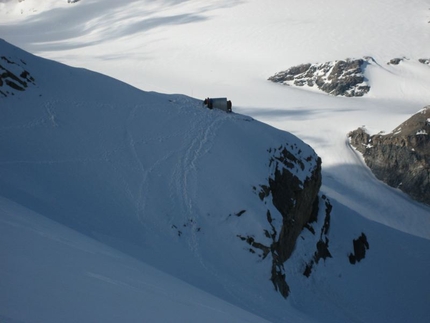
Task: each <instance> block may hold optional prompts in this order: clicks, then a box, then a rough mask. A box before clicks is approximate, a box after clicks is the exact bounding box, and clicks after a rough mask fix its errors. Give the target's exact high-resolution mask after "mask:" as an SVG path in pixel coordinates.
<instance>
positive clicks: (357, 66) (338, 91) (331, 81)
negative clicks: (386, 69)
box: [269, 59, 370, 97]
mask: <svg viewBox="0 0 430 323" xmlns="http://www.w3.org/2000/svg"><path fill="white" fill-rule="evenodd" d="M366 64H367V62H366V61H365V60H363V59H354V60H351V59H346V60H339V61H334V62H326V63H322V64H303V65H298V66H294V67H291V68H289V69H287V70H285V71H282V72H279V73H277V74H275V75H274V76H271V77H269V80H270V81H272V82H276V83H283V84H285V85H296V86H305V85H306V86H309V87H313V86H314V85H316V86H317V87H318V89H320V90H321V91H324V92H326V93H329V94H332V95H335V96H347V97H351V96H363V95H364V94H365V93H367V92H369V90H370V86H368V85H367V84H366V82H365V78H364V75H363V70H364V68H365V67H366Z"/></svg>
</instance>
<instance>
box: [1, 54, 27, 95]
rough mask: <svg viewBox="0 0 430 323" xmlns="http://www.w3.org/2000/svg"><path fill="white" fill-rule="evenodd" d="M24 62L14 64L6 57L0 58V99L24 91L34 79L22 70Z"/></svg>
mask: <svg viewBox="0 0 430 323" xmlns="http://www.w3.org/2000/svg"><path fill="white" fill-rule="evenodd" d="M24 66H25V62H24V61H19V62H14V61H12V60H11V59H9V58H7V57H6V56H2V57H0V97H7V96H9V95H15V93H17V92H22V91H24V90H25V89H26V88H27V87H28V85H29V84H35V83H34V82H35V81H34V78H33V77H32V76H31V75H30V73H29V72H28V71H27V70H26V69H25V68H24Z"/></svg>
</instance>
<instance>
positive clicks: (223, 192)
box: [0, 0, 430, 322]
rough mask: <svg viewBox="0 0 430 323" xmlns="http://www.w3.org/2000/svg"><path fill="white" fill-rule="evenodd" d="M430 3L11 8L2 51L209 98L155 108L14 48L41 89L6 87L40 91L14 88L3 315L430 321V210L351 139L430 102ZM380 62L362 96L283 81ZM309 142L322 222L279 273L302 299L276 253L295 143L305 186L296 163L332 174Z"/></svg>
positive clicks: (4, 141) (8, 119)
mask: <svg viewBox="0 0 430 323" xmlns="http://www.w3.org/2000/svg"><path fill="white" fill-rule="evenodd" d="M309 8H312V10H309ZM429 8H430V4H429V3H428V1H426V0H413V1H408V2H404V1H401V0H394V1H390V2H389V3H387V2H386V1H383V0H378V1H374V2H372V3H369V4H366V5H365V6H364V5H363V3H362V2H360V1H351V2H345V1H340V0H333V1H330V2H329V3H327V2H325V3H317V2H315V1H307V2H303V1H302V2H300V3H298V2H297V1H293V0H288V1H285V0H283V1H281V0H268V1H265V2H264V3H263V2H260V1H198V0H196V1H186V2H184V1H160V2H158V1H157V2H153V1H132V0H129V1H121V2H119V1H114V0H103V1H98V0H97V1H85V0H81V1H79V2H76V3H67V1H65V0H64V1H54V0H48V1H43V2H41V1H35V0H24V1H13V0H12V1H6V2H4V1H3V2H0V36H1V37H2V38H4V39H5V40H6V41H8V42H10V43H12V44H14V45H18V46H19V47H22V48H23V49H25V50H28V51H30V52H32V53H36V54H38V55H41V56H43V57H46V58H50V59H55V60H57V61H60V62H63V63H67V64H69V65H73V66H77V67H85V68H88V69H91V70H95V71H97V72H102V73H103V74H107V75H110V76H113V77H115V78H117V79H120V80H122V81H124V82H127V83H130V84H131V85H133V86H135V87H137V88H140V89H142V90H147V91H158V92H166V93H183V94H186V95H189V96H191V97H199V99H197V100H196V99H192V98H190V97H187V96H184V95H164V94H158V93H154V92H141V91H139V90H137V89H135V88H132V87H130V86H128V85H126V84H124V83H120V82H117V81H115V80H113V79H109V78H105V77H103V76H101V75H97V74H94V73H92V72H89V71H87V70H79V69H78V70H77V69H71V68H66V67H64V66H62V65H60V64H58V63H54V62H49V61H44V60H40V59H39V58H35V57H33V56H31V55H28V54H26V53H24V52H21V51H20V50H18V49H15V48H13V47H10V46H9V45H7V44H6V43H2V52H1V53H0V57H3V56H4V57H5V58H6V60H5V59H2V60H1V65H2V66H3V67H5V68H7V69H8V70H10V71H12V72H13V73H14V75H15V76H18V78H19V80H20V81H21V82H24V83H25V85H26V86H24V85H23V84H22V83H20V82H19V81H17V80H16V79H15V81H14V80H13V78H11V77H10V76H9V77H7V75H6V76H5V75H3V74H2V77H3V79H4V80H6V79H8V80H9V81H10V82H14V84H16V85H17V86H18V87H21V88H22V89H25V90H24V91H20V89H18V88H13V87H12V88H11V87H10V86H8V88H7V91H5V90H3V89H5V88H3V89H2V93H4V94H6V95H2V94H1V93H0V123H1V128H0V129H1V130H0V131H1V137H0V149H1V151H2V154H1V161H0V180H1V187H0V191H1V218H0V219H1V221H0V223H1V226H0V230H1V239H2V240H1V244H0V248H1V249H0V250H1V254H2V256H3V258H4V259H7V261H6V262H2V263H1V264H0V272H1V273H2V276H3V277H5V279H4V280H2V281H1V283H0V284H1V285H0V297H1V302H0V315H1V316H0V318H1V319H2V320H3V321H6V322H8V321H11V322H14V321H23V322H46V321H48V322H56V321H67V320H69V321H85V320H87V321H109V320H111V321H118V320H123V321H130V322H135V321H142V320H147V321H170V320H173V319H175V320H178V319H177V318H178V317H180V318H181V319H182V320H183V321H195V322H198V321H201V320H202V317H204V318H205V320H207V319H208V318H209V319H212V320H213V321H263V320H264V319H265V320H268V321H272V322H285V321H293V322H300V321H301V322H357V321H358V322H405V321H413V322H426V321H427V318H428V317H429V316H430V312H429V306H428V304H429V294H428V291H427V288H426V286H428V285H429V283H430V281H429V276H428V273H427V268H428V266H429V264H430V242H429V239H430V210H429V207H428V206H425V205H423V204H419V203H417V202H414V201H412V200H411V199H410V198H409V197H407V196H406V195H405V194H403V193H402V192H400V191H398V190H395V189H392V188H390V187H388V186H386V185H384V184H382V183H381V182H379V181H378V180H376V178H375V177H374V176H373V175H372V174H371V172H370V171H369V170H368V169H367V168H366V167H365V165H364V162H363V160H362V158H361V156H359V155H357V153H356V152H355V151H354V150H353V149H351V148H350V146H349V144H348V141H347V138H346V135H347V133H348V132H349V131H351V130H352V129H355V128H357V127H358V126H363V125H366V128H367V129H369V131H370V132H371V133H376V132H378V131H380V130H384V129H385V130H387V131H390V130H391V129H394V127H396V126H397V125H398V124H400V123H401V122H403V121H404V120H406V119H407V118H409V117H410V116H411V115H413V114H414V113H416V112H417V111H418V110H420V109H422V108H423V107H424V106H426V105H428V103H429V101H430V93H429V91H428V88H430V74H429V73H430V72H429V71H430V68H429V66H428V64H422V63H421V62H420V61H419V60H420V59H421V60H424V61H425V59H426V58H427V59H428V58H429V52H430V41H429V40H430V24H428V21H430V11H429ZM365 56H366V57H372V58H373V59H374V61H372V62H371V63H370V64H369V65H368V66H366V69H365V71H364V79H365V81H366V84H368V85H369V86H370V91H369V93H367V94H366V95H365V96H364V97H362V98H340V97H331V96H328V95H326V94H320V93H315V92H312V91H306V90H301V89H295V88H292V87H284V86H280V85H277V84H273V83H271V82H268V81H267V78H268V77H269V76H270V75H273V74H274V73H276V72H277V71H281V70H284V69H285V68H288V67H291V66H296V65H299V64H306V63H309V62H329V61H334V60H337V59H340V58H347V57H365ZM8 57H15V58H18V60H16V59H14V60H12V59H10V58H8ZM395 57H401V58H403V59H402V60H401V61H400V62H399V64H397V65H395V64H391V63H390V64H387V63H388V62H390V60H391V59H393V58H395ZM7 60H9V61H10V62H12V63H9V62H8V61H7ZM21 60H22V61H21ZM24 62H25V63H24ZM6 65H7V66H6ZM5 83H6V81H5ZM6 92H7V93H6ZM207 96H212V97H216V96H227V97H228V98H229V99H231V100H232V101H233V111H234V112H236V113H234V114H225V113H223V112H221V111H216V110H214V111H209V110H206V109H204V108H203V107H202V106H201V99H203V98H204V97H207ZM245 115H250V116H251V117H248V116H245ZM257 120H259V121H264V122H265V123H268V124H270V125H272V126H274V127H276V128H279V129H283V130H287V131H289V133H285V132H282V131H279V130H276V129H274V128H271V127H269V126H267V125H264V124H262V123H260V122H259V121H257ZM291 133H293V134H294V135H295V136H297V137H299V138H300V139H301V140H304V141H305V142H306V143H307V144H310V145H311V146H312V147H313V149H315V151H316V152H317V154H318V155H319V156H320V157H321V158H322V186H321V191H320V194H319V197H320V199H319V212H318V217H317V219H316V221H315V222H311V223H309V224H308V225H307V228H305V229H304V231H303V232H302V233H301V234H300V236H299V237H298V239H297V244H296V246H295V249H294V252H293V253H292V255H291V257H290V259H289V260H288V261H287V262H286V263H285V264H284V266H283V269H282V272H281V275H284V274H285V280H286V281H287V282H288V285H289V289H290V295H289V296H288V298H287V299H286V300H285V299H284V298H283V297H282V296H281V295H280V294H279V293H278V292H276V291H275V287H274V285H273V284H272V283H271V282H270V278H271V270H272V269H273V267H272V266H273V255H272V253H271V252H270V251H269V252H268V253H267V256H266V257H265V258H264V259H263V256H264V255H265V252H266V251H265V250H266V249H265V248H264V247H267V246H268V245H270V244H271V242H273V241H272V235H271V233H273V232H274V231H276V233H277V234H280V226H275V224H276V223H279V222H280V219H281V215H280V213H279V212H278V211H277V209H276V207H275V206H274V205H273V204H275V203H272V200H271V196H270V195H268V196H266V192H270V190H267V188H268V187H270V183H269V178H270V176H274V173H273V171H274V169H273V168H270V167H274V166H273V164H272V165H271V161H272V160H278V161H279V158H281V157H282V154H281V152H282V151H283V149H282V148H281V145H284V146H283V147H284V148H285V147H286V146H287V145H285V144H286V143H289V147H290V148H291V152H292V153H293V156H294V157H295V158H297V160H302V159H303V160H305V162H303V163H304V164H303V170H304V171H305V172H303V173H302V171H301V170H302V167H301V166H300V163H298V164H296V165H295V166H294V168H293V169H294V171H295V170H297V175H298V176H299V177H300V176H303V177H300V178H302V179H303V178H306V171H307V172H308V173H307V174H309V171H310V169H311V168H312V167H315V163H314V162H315V160H316V159H309V163H307V162H306V158H307V157H309V156H311V155H312V156H316V155H315V154H314V152H313V150H312V149H311V148H309V147H308V146H307V145H306V144H303V142H302V141H301V140H299V139H297V137H295V136H294V135H292V134H291ZM278 145H279V146H278ZM291 145H292V147H291ZM295 145H296V146H295ZM275 148H276V149H275ZM299 151H300V152H299ZM260 152H261V153H260ZM299 157H300V158H299ZM281 159H282V158H281ZM311 160H313V161H312V163H311ZM296 166H298V167H296ZM273 178H274V177H273ZM143 193H145V194H143ZM245 204H246V205H245ZM268 211H269V213H268ZM268 214H270V217H269V216H268ZM154 215H156V216H154ZM270 219H271V220H270ZM53 221H54V222H53ZM58 223H61V225H60V224H58ZM272 224H273V225H274V226H275V230H273V228H272ZM363 234H364V235H363ZM363 236H365V237H366V242H367V244H368V247H369V248H368V249H367V245H366V243H362V244H361V245H360V243H358V242H359V241H362V240H363V239H362V238H360V237H363ZM353 241H356V242H355V243H354V242H353ZM357 241H358V242H357ZM363 250H364V251H365V257H364V259H361V257H359V255H360V254H362V253H363ZM324 259H325V260H324ZM351 259H354V260H356V262H355V264H354V265H353V264H351V262H350V260H351ZM358 259H360V261H357V260H358ZM307 276H309V277H307ZM142 304H146V305H142ZM157 304H158V306H157ZM170 313H171V314H170ZM181 319H179V321H181Z"/></svg>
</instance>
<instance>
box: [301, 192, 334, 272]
mask: <svg viewBox="0 0 430 323" xmlns="http://www.w3.org/2000/svg"><path fill="white" fill-rule="evenodd" d="M322 198H323V200H325V207H326V209H325V218H324V225H323V226H322V228H321V231H320V235H319V240H318V241H317V244H316V251H315V253H314V255H313V256H312V259H311V260H310V261H309V262H308V263H307V264H306V267H305V270H304V272H303V275H305V276H306V277H310V275H311V273H312V269H313V267H314V265H315V264H318V263H319V262H320V260H321V259H323V260H326V259H327V258H332V255H331V253H330V251H329V242H330V241H329V239H328V233H329V230H330V217H331V210H332V208H333V206H332V205H331V203H330V200H329V199H328V198H327V197H326V196H324V195H323V197H322ZM315 220H316V219H315ZM306 228H307V229H309V230H310V231H311V232H312V234H314V235H315V230H313V228H312V226H310V225H308V226H307V227H306Z"/></svg>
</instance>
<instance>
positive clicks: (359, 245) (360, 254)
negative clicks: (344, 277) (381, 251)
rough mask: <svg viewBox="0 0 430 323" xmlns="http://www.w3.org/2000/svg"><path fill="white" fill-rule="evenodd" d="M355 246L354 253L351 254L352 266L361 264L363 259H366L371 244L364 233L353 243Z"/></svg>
mask: <svg viewBox="0 0 430 323" xmlns="http://www.w3.org/2000/svg"><path fill="white" fill-rule="evenodd" d="M352 244H353V246H354V253H351V254H349V256H348V257H349V262H350V263H351V264H352V265H355V263H357V262H360V261H361V260H362V259H364V258H365V257H366V250H368V249H369V242H368V241H367V237H366V235H365V234H364V233H361V236H359V237H358V238H357V239H354V240H353V241H352Z"/></svg>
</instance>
